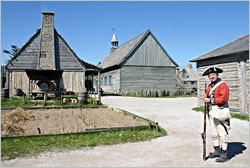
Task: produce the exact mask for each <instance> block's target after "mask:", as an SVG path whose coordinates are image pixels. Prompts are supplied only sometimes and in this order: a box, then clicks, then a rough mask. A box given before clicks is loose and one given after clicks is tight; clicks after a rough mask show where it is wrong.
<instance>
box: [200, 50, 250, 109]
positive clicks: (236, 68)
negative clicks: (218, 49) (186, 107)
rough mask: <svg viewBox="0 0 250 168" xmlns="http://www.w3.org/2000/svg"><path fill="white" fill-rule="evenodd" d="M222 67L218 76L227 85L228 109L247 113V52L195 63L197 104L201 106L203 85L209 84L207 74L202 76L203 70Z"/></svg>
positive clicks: (202, 103) (202, 104)
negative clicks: (221, 71) (196, 71)
mask: <svg viewBox="0 0 250 168" xmlns="http://www.w3.org/2000/svg"><path fill="white" fill-rule="evenodd" d="M213 66H215V67H218V68H221V69H223V71H224V72H223V73H221V74H219V77H220V78H221V79H222V80H223V81H225V82H226V83H227V85H228V86H229V92H230V94H229V106H230V111H231V112H235V113H241V114H247V113H248V107H249V103H248V102H249V101H248V100H249V96H248V95H249V92H248V90H249V82H248V81H249V75H247V74H249V58H248V54H247V53H244V54H243V53H241V54H237V55H231V56H226V57H218V58H214V59H211V60H207V61H200V62H198V63H197V68H198V88H197V94H198V106H199V107H203V106H204V102H203V99H202V96H203V93H204V89H205V88H204V86H205V83H207V86H208V85H209V84H210V80H209V79H208V77H207V76H202V74H203V72H204V71H205V70H207V69H208V68H210V67H213Z"/></svg>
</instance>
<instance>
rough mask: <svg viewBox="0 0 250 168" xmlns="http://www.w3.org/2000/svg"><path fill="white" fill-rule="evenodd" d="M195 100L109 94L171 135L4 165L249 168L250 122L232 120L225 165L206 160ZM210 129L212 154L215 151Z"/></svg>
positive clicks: (108, 100) (109, 99)
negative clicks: (195, 109)
mask: <svg viewBox="0 0 250 168" xmlns="http://www.w3.org/2000/svg"><path fill="white" fill-rule="evenodd" d="M196 101H197V100H196V98H195V97H191V98H134V97H118V96H104V97H102V102H103V103H104V104H106V105H108V106H111V107H115V108H120V109H123V110H127V111H129V112H132V113H134V114H137V115H140V116H143V117H145V118H148V119H151V120H154V121H157V122H159V124H160V126H161V127H163V128H164V129H166V131H167V132H168V136H165V137H160V138H156V139H153V140H151V141H146V142H136V143H125V144H117V145H111V146H99V147H95V148H89V149H86V150H75V151H68V152H63V153H45V154H42V155H40V156H38V157H36V158H24V159H19V158H18V159H14V160H9V161H3V162H2V166H4V167H9V166H13V167H14V166H15V167H16V166H25V167H28V166H29V167H55V166H56V167H68V166H70V167H92V166H93V167H99V166H105V167H120V166H121V167H158V166H160V167H173V166H182V167H184V166H185V167H193V166H195V167H249V122H247V121H242V120H238V119H231V127H232V129H231V130H230V132H229V134H230V136H229V141H230V143H229V157H230V160H229V161H228V162H226V163H216V162H215V159H208V160H207V161H203V160H202V139H201V136H200V134H201V132H202V130H203V114H202V113H199V112H195V111H192V108H193V107H196ZM212 148H213V146H212V141H211V133H210V127H209V126H208V127H207V154H208V153H209V152H212V150H213V149H212Z"/></svg>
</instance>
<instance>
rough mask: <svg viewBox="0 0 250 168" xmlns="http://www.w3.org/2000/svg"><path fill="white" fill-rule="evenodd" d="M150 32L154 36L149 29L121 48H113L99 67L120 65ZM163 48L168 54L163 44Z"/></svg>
mask: <svg viewBox="0 0 250 168" xmlns="http://www.w3.org/2000/svg"><path fill="white" fill-rule="evenodd" d="M149 33H150V34H151V35H152V36H153V37H154V35H153V34H152V32H151V31H150V30H147V31H146V32H144V33H142V34H140V35H139V36H137V37H135V38H133V39H132V40H130V41H128V42H126V43H125V44H123V45H122V46H120V47H119V48H117V49H115V50H113V51H112V52H110V53H109V54H108V56H107V57H106V58H105V59H104V60H103V61H102V62H101V63H100V64H99V65H98V67H100V68H102V69H106V68H109V67H113V66H116V65H120V64H121V63H122V62H123V61H124V60H125V59H126V58H127V57H128V56H129V55H130V54H131V53H132V52H133V51H134V50H135V49H136V48H137V46H138V45H139V44H140V43H141V42H142V41H143V39H144V38H145V37H146V36H147V35H148V34H149ZM154 38H155V37H154ZM155 40H156V41H157V39H156V38H155ZM157 42H158V41H157ZM158 44H159V45H160V43H159V42H158ZM160 46H161V45H160ZM161 48H162V49H163V51H164V52H165V53H166V55H167V56H168V54H167V52H166V51H165V50H164V48H163V47H162V46H161ZM169 58H170V57H169ZM170 60H171V61H172V62H173V63H174V64H175V65H176V66H178V64H177V63H176V62H175V61H174V60H173V59H172V58H170Z"/></svg>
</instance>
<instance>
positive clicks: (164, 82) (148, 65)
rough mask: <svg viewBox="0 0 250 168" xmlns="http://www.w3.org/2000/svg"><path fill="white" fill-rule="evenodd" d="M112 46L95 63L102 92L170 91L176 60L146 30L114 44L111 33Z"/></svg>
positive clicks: (173, 85) (115, 41)
mask: <svg viewBox="0 0 250 168" xmlns="http://www.w3.org/2000/svg"><path fill="white" fill-rule="evenodd" d="M111 44H112V48H111V50H110V53H109V54H108V56H107V57H106V58H105V59H104V60H103V61H102V62H101V63H100V64H99V65H98V66H99V67H100V68H102V69H103V71H102V73H101V81H100V84H101V88H102V89H103V91H105V92H113V93H126V92H127V93H134V92H141V91H160V90H167V91H174V90H176V87H177V79H176V67H177V66H178V65H177V63H176V62H175V61H174V60H173V59H172V58H171V57H170V56H169V55H168V53H167V52H166V51H165V49H164V48H163V47H162V46H161V44H160V43H159V41H158V40H157V39H156V38H155V36H154V35H153V34H152V32H151V31H150V30H147V31H146V32H144V33H142V34H140V35H139V36H137V37H135V38H133V39H132V40H130V41H128V42H126V43H125V44H123V45H121V46H118V40H117V38H116V35H115V34H113V38H112V41H111Z"/></svg>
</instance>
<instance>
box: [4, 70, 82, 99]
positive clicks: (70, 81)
mask: <svg viewBox="0 0 250 168" xmlns="http://www.w3.org/2000/svg"><path fill="white" fill-rule="evenodd" d="M9 78H10V82H9V96H10V97H11V96H14V94H15V89H21V90H22V91H23V92H24V93H25V94H26V95H28V92H29V78H28V76H27V74H26V72H10V73H9ZM60 85H61V89H66V90H67V91H73V92H82V91H83V88H85V72H63V75H62V80H61V83H60Z"/></svg>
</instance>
